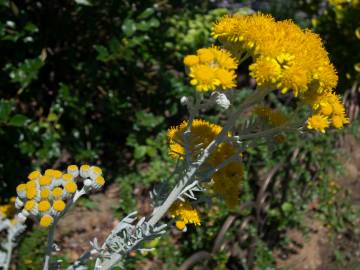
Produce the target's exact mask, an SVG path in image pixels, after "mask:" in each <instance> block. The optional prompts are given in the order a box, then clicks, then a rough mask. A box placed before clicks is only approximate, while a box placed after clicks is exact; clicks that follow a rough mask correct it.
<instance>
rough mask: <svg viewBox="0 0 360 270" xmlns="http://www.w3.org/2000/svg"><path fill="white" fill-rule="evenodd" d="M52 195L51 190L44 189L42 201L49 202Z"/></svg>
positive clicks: (41, 192)
mask: <svg viewBox="0 0 360 270" xmlns="http://www.w3.org/2000/svg"><path fill="white" fill-rule="evenodd" d="M50 194H51V193H50V190H49V189H46V188H44V189H42V190H41V191H40V198H41V199H42V200H47V199H48V198H49V196H50Z"/></svg>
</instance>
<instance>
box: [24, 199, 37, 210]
mask: <svg viewBox="0 0 360 270" xmlns="http://www.w3.org/2000/svg"><path fill="white" fill-rule="evenodd" d="M35 206H36V202H35V201H34V200H30V201H27V202H26V203H25V206H24V208H25V210H28V211H31V210H32V209H34V208H35Z"/></svg>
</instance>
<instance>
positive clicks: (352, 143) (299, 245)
mask: <svg viewBox="0 0 360 270" xmlns="http://www.w3.org/2000/svg"><path fill="white" fill-rule="evenodd" d="M342 149H343V151H342V152H339V153H340V154H339V155H340V156H339V158H340V160H341V161H342V163H343V164H344V169H345V171H346V175H344V176H343V177H342V178H341V179H339V181H338V183H339V184H340V186H341V189H342V190H343V192H345V193H348V196H351V200H352V201H353V202H356V203H360V151H359V149H360V144H359V143H358V142H357V141H356V140H355V139H354V138H353V137H352V136H351V135H346V136H345V137H344V140H343V145H342ZM357 223H358V224H360V217H358V220H357ZM307 225H308V226H309V227H310V230H311V233H310V235H309V236H308V237H307V239H304V236H302V234H301V233H300V232H298V231H295V230H291V231H289V232H288V236H289V238H290V239H292V240H293V244H292V246H290V249H291V252H290V255H289V254H287V255H286V256H285V255H284V254H277V257H278V260H277V264H278V267H287V268H288V269H291V270H338V269H340V268H339V266H337V265H335V264H334V249H338V250H341V251H342V252H344V254H345V255H346V257H347V258H346V259H348V261H349V262H348V263H347V264H345V266H342V268H341V269H342V270H359V269H360V243H354V241H353V240H354V239H353V237H354V233H355V234H357V235H360V232H358V231H355V232H345V233H344V234H339V235H337V237H336V240H335V245H334V244H331V243H330V241H329V236H328V231H327V229H326V228H325V227H324V226H323V224H321V222H319V221H316V220H308V221H307Z"/></svg>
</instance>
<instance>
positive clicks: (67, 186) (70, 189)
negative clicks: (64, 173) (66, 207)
mask: <svg viewBox="0 0 360 270" xmlns="http://www.w3.org/2000/svg"><path fill="white" fill-rule="evenodd" d="M65 190H66V192H68V193H75V191H76V190H77V185H76V183H75V182H72V181H70V182H68V183H66V184H65Z"/></svg>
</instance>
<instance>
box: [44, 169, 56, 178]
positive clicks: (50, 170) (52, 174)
mask: <svg viewBox="0 0 360 270" xmlns="http://www.w3.org/2000/svg"><path fill="white" fill-rule="evenodd" d="M45 175H47V176H50V177H53V176H54V170H53V169H47V170H46V171H45Z"/></svg>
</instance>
